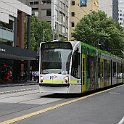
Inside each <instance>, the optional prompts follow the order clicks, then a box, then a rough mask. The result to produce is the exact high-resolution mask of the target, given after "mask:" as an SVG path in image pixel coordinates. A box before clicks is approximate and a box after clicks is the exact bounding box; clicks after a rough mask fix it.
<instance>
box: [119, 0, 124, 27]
mask: <svg viewBox="0 0 124 124" xmlns="http://www.w3.org/2000/svg"><path fill="white" fill-rule="evenodd" d="M118 22H119V23H120V25H121V26H122V27H124V1H123V0H119V1H118Z"/></svg>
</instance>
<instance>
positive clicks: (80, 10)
mask: <svg viewBox="0 0 124 124" xmlns="http://www.w3.org/2000/svg"><path fill="white" fill-rule="evenodd" d="M98 7H99V5H98V0H70V13H69V15H70V16H69V36H68V37H69V40H73V37H72V33H73V30H74V29H75V26H76V24H77V23H78V22H79V21H80V19H81V18H82V17H83V16H84V15H87V14H89V13H90V12H92V11H98Z"/></svg>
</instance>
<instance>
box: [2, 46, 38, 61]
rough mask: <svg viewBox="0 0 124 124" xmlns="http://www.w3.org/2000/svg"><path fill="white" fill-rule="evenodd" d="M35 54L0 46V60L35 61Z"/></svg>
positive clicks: (17, 48)
mask: <svg viewBox="0 0 124 124" xmlns="http://www.w3.org/2000/svg"><path fill="white" fill-rule="evenodd" d="M36 55H37V52H34V51H31V50H28V49H22V48H19V47H11V46H8V45H4V44H0V58H6V59H13V60H35V59H36Z"/></svg>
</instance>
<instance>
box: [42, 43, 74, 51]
mask: <svg viewBox="0 0 124 124" xmlns="http://www.w3.org/2000/svg"><path fill="white" fill-rule="evenodd" d="M41 49H42V50H43V49H72V45H71V44H70V43H69V42H48V43H43V44H42V45H41Z"/></svg>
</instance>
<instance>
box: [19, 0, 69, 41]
mask: <svg viewBox="0 0 124 124" xmlns="http://www.w3.org/2000/svg"><path fill="white" fill-rule="evenodd" d="M20 1H22V2H23V3H26V4H27V5H29V6H30V7H31V8H32V15H35V16H37V17H38V18H39V19H40V20H42V21H47V22H50V24H51V27H52V30H53V36H54V37H53V38H54V39H61V38H66V39H67V37H68V17H69V9H68V8H69V0H20Z"/></svg>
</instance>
